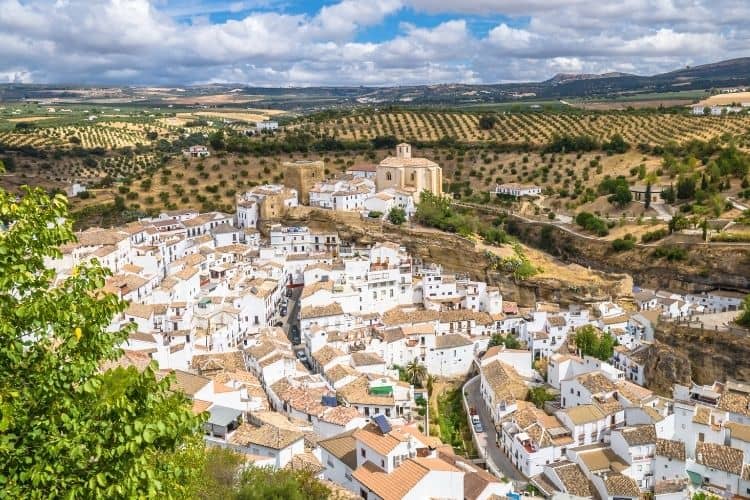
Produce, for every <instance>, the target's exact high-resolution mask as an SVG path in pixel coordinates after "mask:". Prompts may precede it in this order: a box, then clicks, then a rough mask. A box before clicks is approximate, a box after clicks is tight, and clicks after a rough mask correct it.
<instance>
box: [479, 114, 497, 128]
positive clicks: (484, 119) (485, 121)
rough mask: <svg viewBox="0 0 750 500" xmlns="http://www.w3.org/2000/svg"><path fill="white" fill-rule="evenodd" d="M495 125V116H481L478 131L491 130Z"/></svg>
mask: <svg viewBox="0 0 750 500" xmlns="http://www.w3.org/2000/svg"><path fill="white" fill-rule="evenodd" d="M496 123H497V117H496V116H495V115H482V116H480V117H479V129H480V130H492V129H493V128H495V124H496Z"/></svg>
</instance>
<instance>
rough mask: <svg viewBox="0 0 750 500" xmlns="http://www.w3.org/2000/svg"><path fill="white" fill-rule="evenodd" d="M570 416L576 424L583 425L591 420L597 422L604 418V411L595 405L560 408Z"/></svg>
mask: <svg viewBox="0 0 750 500" xmlns="http://www.w3.org/2000/svg"><path fill="white" fill-rule="evenodd" d="M560 411H561V412H562V413H564V414H566V415H567V416H568V418H570V420H571V422H573V424H575V425H582V424H586V423H589V422H596V421H597V420H601V419H603V418H604V416H605V415H604V412H603V411H601V410H600V409H599V408H597V407H596V406H594V405H590V404H589V405H580V406H576V407H575V408H568V409H565V410H560Z"/></svg>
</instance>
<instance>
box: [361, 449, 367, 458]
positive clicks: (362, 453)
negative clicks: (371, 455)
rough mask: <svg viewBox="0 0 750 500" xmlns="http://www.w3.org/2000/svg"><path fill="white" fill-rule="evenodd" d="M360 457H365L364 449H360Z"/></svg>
mask: <svg viewBox="0 0 750 500" xmlns="http://www.w3.org/2000/svg"><path fill="white" fill-rule="evenodd" d="M360 455H362V457H363V458H364V457H366V456H367V452H366V451H365V449H364V448H362V449H361V450H360Z"/></svg>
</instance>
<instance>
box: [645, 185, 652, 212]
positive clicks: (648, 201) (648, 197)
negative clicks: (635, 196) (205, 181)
mask: <svg viewBox="0 0 750 500" xmlns="http://www.w3.org/2000/svg"><path fill="white" fill-rule="evenodd" d="M645 196H646V199H645V200H644V206H645V207H646V210H648V209H649V207H651V183H650V182H649V183H648V184H646V193H645Z"/></svg>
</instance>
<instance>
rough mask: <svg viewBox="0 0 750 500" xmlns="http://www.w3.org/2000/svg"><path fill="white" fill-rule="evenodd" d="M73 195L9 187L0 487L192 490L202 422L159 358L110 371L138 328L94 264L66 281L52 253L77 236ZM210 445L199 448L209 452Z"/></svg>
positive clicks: (180, 493) (4, 221) (126, 492)
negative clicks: (115, 325) (120, 317)
mask: <svg viewBox="0 0 750 500" xmlns="http://www.w3.org/2000/svg"><path fill="white" fill-rule="evenodd" d="M68 215H69V214H68V205H67V200H66V199H65V197H64V196H62V195H57V196H55V197H54V198H50V197H49V196H48V195H47V194H45V193H44V192H43V191H42V190H40V189H29V188H27V189H25V191H24V194H23V196H22V197H21V198H20V200H17V199H16V196H15V195H13V194H10V193H7V192H6V191H3V190H0V223H1V224H0V225H1V226H3V227H5V228H7V229H6V230H5V231H4V232H0V457H2V471H3V472H2V474H0V490H2V491H3V493H4V494H5V495H7V496H8V497H10V498H32V497H36V496H39V495H40V492H44V496H47V497H62V496H65V497H68V498H82V497H85V498H92V497H97V498H113V497H114V498H133V497H145V496H157V497H158V496H161V497H165V498H170V497H178V498H181V497H184V496H185V494H186V488H187V486H186V485H187V484H188V483H189V482H190V478H191V476H193V475H194V474H195V472H196V470H195V469H194V468H193V467H192V466H191V465H190V464H191V461H190V460H189V459H188V457H187V456H186V454H187V453H188V451H191V452H192V450H195V448H194V444H195V440H196V439H197V440H200V433H199V429H200V419H198V418H196V417H194V416H193V414H192V412H191V410H190V407H189V405H188V403H187V400H186V398H185V396H184V395H183V394H181V393H174V392H170V390H169V384H170V382H171V380H172V378H171V377H166V378H164V379H162V380H157V378H156V376H155V372H154V370H155V365H153V364H152V365H149V366H148V367H147V368H146V369H145V370H143V371H138V370H137V369H136V368H134V367H130V368H116V369H111V370H107V371H102V369H101V367H102V364H103V363H106V362H112V361H115V360H117V359H118V358H119V356H120V355H121V351H120V349H119V348H118V346H119V345H120V344H121V343H122V342H123V341H125V339H126V338H127V336H128V332H129V330H130V329H129V328H126V329H123V330H119V331H115V332H111V331H108V327H109V325H110V323H111V321H112V318H113V317H114V316H115V315H116V314H118V313H120V312H122V311H123V310H124V309H125V307H126V304H125V302H123V301H122V300H120V299H119V298H117V297H116V296H114V295H112V294H108V293H104V292H102V291H101V288H102V286H103V285H104V280H105V277H106V276H107V274H108V272H107V271H105V270H104V269H102V267H101V266H100V265H99V264H98V263H97V262H96V261H94V262H93V263H90V264H83V265H79V266H78V267H76V268H75V269H74V270H73V272H72V275H71V276H70V277H68V278H65V279H63V280H61V281H59V282H57V281H56V279H55V278H56V273H55V271H54V270H52V269H47V268H46V267H45V259H47V258H52V259H55V258H60V257H61V255H62V254H61V252H60V250H59V247H60V245H64V244H66V243H69V242H71V241H73V240H74V235H73V231H72V222H71V220H70V218H69V216H68ZM201 448H202V447H201Z"/></svg>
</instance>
